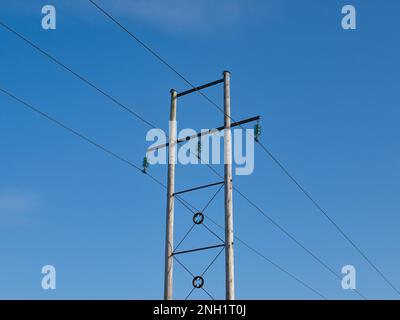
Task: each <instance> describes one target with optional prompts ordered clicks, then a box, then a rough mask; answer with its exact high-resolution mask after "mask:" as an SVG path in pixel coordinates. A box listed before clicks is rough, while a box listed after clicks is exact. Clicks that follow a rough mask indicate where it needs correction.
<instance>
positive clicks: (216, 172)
mask: <svg viewBox="0 0 400 320" xmlns="http://www.w3.org/2000/svg"><path fill="white" fill-rule="evenodd" d="M0 25H1V26H3V27H4V28H5V29H6V30H8V31H10V32H11V33H13V34H15V35H17V36H18V37H19V38H20V39H22V40H23V41H25V42H26V43H28V44H29V45H30V46H32V47H33V48H34V49H36V50H38V51H39V52H40V53H42V54H43V55H45V56H46V57H48V58H49V59H50V60H52V61H53V62H55V63H56V64H58V65H59V66H61V67H62V68H63V69H65V70H67V71H68V72H70V73H72V74H73V75H75V76H76V77H77V78H78V79H80V80H82V81H83V82H85V83H86V84H88V85H89V86H90V87H92V88H94V89H96V90H97V91H98V92H100V93H101V94H102V95H104V96H105V97H107V98H108V99H110V100H111V101H112V102H114V103H116V104H117V105H119V106H121V107H122V109H124V110H126V111H128V112H129V113H130V114H132V115H134V116H135V117H136V118H138V119H139V120H141V121H142V122H144V123H145V124H147V125H149V126H150V127H152V128H154V127H155V126H154V125H153V124H151V123H150V122H149V121H147V120H146V119H144V118H143V117H141V116H139V115H138V114H137V113H136V112H135V111H133V110H132V109H130V108H128V107H126V106H125V105H123V104H122V103H121V102H119V100H117V99H116V98H115V97H113V96H111V95H110V94H108V93H106V92H105V91H104V90H102V89H100V88H99V87H97V86H96V85H94V84H93V82H91V81H89V80H88V79H87V78H85V77H83V76H82V75H80V74H79V73H77V72H76V71H74V70H72V69H71V68H70V67H67V66H66V64H64V63H63V62H61V61H60V60H58V59H57V58H55V57H54V56H52V55H51V54H49V53H48V52H46V51H45V50H43V49H42V48H40V47H39V46H38V45H36V44H35V43H34V42H33V41H31V40H29V39H28V38H26V37H24V36H23V35H22V34H20V33H19V32H17V31H16V30H14V29H13V28H11V27H9V26H7V25H6V24H4V23H3V22H1V21H0ZM200 161H201V159H200ZM202 163H203V164H206V166H207V167H208V168H209V169H210V170H211V171H213V172H214V174H216V175H217V176H218V177H220V178H221V179H223V177H222V175H221V174H219V173H218V171H216V170H215V169H214V168H213V167H212V166H211V165H210V164H208V163H204V162H202ZM164 187H165V186H164ZM234 190H235V191H236V192H238V193H239V195H240V196H242V197H243V198H244V199H245V200H246V201H247V202H249V204H250V205H251V206H253V207H255V208H256V209H257V210H258V211H259V212H261V213H262V214H263V215H264V216H265V217H266V218H267V219H268V220H270V221H271V222H272V223H273V224H274V225H275V226H276V227H278V229H279V230H281V231H283V233H284V234H286V235H287V236H289V238H290V239H291V240H293V241H294V242H295V243H296V244H297V245H299V246H300V247H301V248H302V249H304V250H305V251H306V252H307V253H308V254H310V255H311V257H312V258H314V259H315V260H316V261H317V262H318V263H320V264H321V265H322V266H323V267H324V268H326V269H327V270H328V271H329V272H330V273H333V274H334V275H335V276H336V277H339V276H338V275H337V274H336V273H335V272H334V271H333V270H332V268H330V267H328V266H327V265H326V263H324V262H323V261H322V260H321V259H320V258H318V257H317V256H316V255H315V254H313V253H312V252H311V251H310V250H309V249H307V248H306V247H305V246H304V245H302V244H301V243H300V242H299V241H298V240H296V238H295V237H294V236H292V235H291V234H290V233H289V232H288V231H286V230H285V229H284V228H283V227H282V226H281V225H279V224H278V223H277V222H276V221H274V220H273V219H272V218H271V217H269V216H268V215H267V214H266V213H265V212H263V211H262V210H261V209H260V208H259V207H258V206H256V205H255V204H254V202H252V201H250V200H249V198H248V197H247V196H245V195H244V194H243V193H242V192H240V191H239V189H238V188H236V187H234ZM186 205H187V204H186ZM189 205H190V204H189ZM197 211H198V210H197ZM205 227H206V228H207V229H208V230H209V231H210V232H212V231H211V230H210V229H209V228H208V227H207V226H205ZM361 296H362V295H361ZM362 297H363V296H362Z"/></svg>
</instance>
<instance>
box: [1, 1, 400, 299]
mask: <svg viewBox="0 0 400 320" xmlns="http://www.w3.org/2000/svg"><path fill="white" fill-rule="evenodd" d="M98 2H99V4H101V5H102V6H103V7H104V8H106V9H107V10H108V11H109V12H111V13H112V14H113V15H114V16H115V17H117V18H118V19H119V20H120V21H121V22H123V23H124V24H125V25H126V26H127V27H128V28H129V29H130V30H131V31H132V32H133V33H135V34H136V35H138V36H139V37H140V38H141V39H142V40H143V41H144V42H146V43H148V44H149V45H150V46H151V47H152V48H154V49H155V50H156V51H157V52H158V53H160V54H161V55H162V56H163V57H164V58H165V59H166V60H167V61H169V62H170V63H171V64H172V65H174V66H176V67H177V69H178V71H180V72H181V73H183V74H184V75H185V76H187V78H188V79H189V80H190V81H192V82H193V83H195V84H199V85H200V84H203V83H205V82H209V81H212V80H216V79H219V78H220V77H221V74H222V71H223V70H225V69H227V70H230V71H231V73H232V115H233V117H234V118H235V119H242V118H247V117H251V116H255V115H260V116H261V117H262V122H261V124H262V128H263V134H262V138H261V139H262V141H263V143H264V144H265V145H266V146H267V147H268V148H269V149H270V150H271V151H272V152H273V153H274V154H275V155H276V156H277V158H278V159H279V160H280V161H282V163H283V164H284V165H285V166H286V167H287V168H288V169H289V171H290V172H291V173H292V174H293V175H294V176H295V177H296V178H297V179H298V180H299V181H300V182H301V183H302V184H303V185H304V186H305V188H306V189H307V190H308V191H309V192H310V193H311V194H312V195H313V197H314V198H315V199H317V200H318V201H319V203H320V204H321V205H322V206H323V208H324V209H326V210H327V212H328V213H329V214H330V216H332V217H333V218H334V220H335V221H336V222H337V223H338V224H339V225H340V226H341V227H342V228H343V230H344V231H345V232H346V233H347V234H349V235H350V236H351V238H352V239H353V240H354V241H355V243H357V245H358V246H359V247H360V248H361V249H362V250H363V251H364V252H365V253H366V254H367V255H368V257H369V258H370V259H371V260H372V261H373V262H374V263H375V264H376V265H377V266H378V267H379V268H380V269H381V270H382V271H383V272H384V273H385V275H386V276H387V277H388V278H389V279H390V280H391V281H392V283H393V284H394V285H396V286H397V287H400V272H399V270H400V262H399V258H400V254H399V243H400V234H399V232H398V226H399V223H400V218H399V210H400V202H399V178H400V167H399V160H400V152H399V139H398V137H399V133H400V129H399V126H398V121H399V120H398V119H399V116H400V111H399V108H398V107H399V102H400V84H399V73H400V72H399V71H400V62H399V56H400V44H399V37H398V31H399V30H400V20H399V15H400V3H399V2H398V1H396V0H385V1H378V0H363V1H358V0H351V1H339V0H330V1H317V0H305V1H289V0H267V1H261V0H259V1H256V0H248V1H239V0H232V1H222V0H221V1H211V0H204V1H183V0H174V1H161V0H147V1H144V0H132V1H128V0H118V1H107V0H99V1H98ZM51 3H52V4H53V5H55V6H56V9H57V29H56V30H50V31H45V30H43V29H42V28H41V19H42V14H41V8H42V6H43V5H45V4H48V2H47V1H44V0H30V1H22V0H12V1H11V0H3V1H1V3H0V20H1V21H2V22H4V23H6V24H8V25H10V26H11V27H13V28H14V29H16V30H17V31H18V32H21V33H22V34H23V35H25V36H26V37H28V38H29V39H31V40H32V41H34V42H35V43H36V44H37V45H39V46H40V47H42V48H43V49H45V50H47V51H49V52H50V53H51V54H53V55H54V56H55V57H57V58H58V59H60V60H61V61H63V62H64V63H65V64H66V65H68V66H70V67H71V68H72V69H74V70H76V71H78V72H79V73H81V74H82V75H84V76H85V77H87V78H88V79H90V80H91V81H93V82H94V83H95V84H97V85H98V86H99V87H100V88H103V89H104V90H105V91H107V92H108V93H110V94H111V95H113V96H114V97H116V98H118V99H119V100H120V101H122V102H123V103H124V104H126V105H128V106H129V107H130V108H132V109H134V110H135V111H136V112H137V113H139V114H140V115H142V116H143V117H144V118H146V119H148V120H150V121H151V122H152V123H155V124H156V125H157V126H159V127H160V128H163V129H166V128H167V126H168V117H169V97H170V96H169V90H170V89H171V88H175V89H177V90H178V91H182V90H185V89H187V88H188V86H187V85H186V84H185V83H184V82H182V80H181V79H179V78H178V77H177V76H176V75H175V74H173V73H172V72H171V71H170V70H168V69H167V68H166V67H165V66H164V65H162V64H160V62H159V61H157V60H156V59H154V57H152V56H151V55H149V54H148V52H146V51H145V50H144V49H143V48H141V47H140V46H138V45H137V43H135V42H134V41H132V39H131V38H129V37H128V36H127V34H126V33H124V32H123V31H122V30H121V29H119V28H118V27H116V26H115V25H114V24H113V23H111V22H110V21H109V20H107V19H106V18H105V17H104V16H103V15H101V14H100V13H99V11H98V10H97V9H95V8H94V7H93V6H92V5H91V4H90V3H89V2H88V1H86V0H70V1H60V0H53V1H52V2H51ZM345 4H352V5H354V6H355V7H356V9H357V30H348V31H345V30H343V29H342V28H341V18H342V14H341V8H342V7H343V6H344V5H345ZM0 45H1V46H0V87H2V88H4V89H7V90H9V91H10V92H12V93H14V94H15V95H17V96H19V97H20V98H22V99H24V100H26V101H28V102H30V103H32V104H33V105H35V106H37V107H39V108H41V109H42V110H43V111H45V112H48V113H49V114H51V115H52V116H54V117H56V118H57V119H59V120H61V121H63V122H64V123H66V124H68V125H69V126H71V127H73V128H74V129H76V130H78V131H80V132H82V133H84V134H85V135H87V136H89V137H90V138H92V139H94V140H96V141H98V142H100V143H101V144H103V145H105V146H107V147H108V148H110V149H111V150H113V151H115V152H116V153H118V154H120V155H122V156H124V157H126V158H128V159H129V160H131V161H132V162H134V163H137V164H138V165H140V164H141V162H142V158H143V155H144V153H145V150H146V146H148V143H147V142H146V141H145V135H146V132H147V130H148V128H147V127H146V126H145V125H144V124H143V123H141V122H140V121H138V120H137V119H135V118H134V117H132V116H131V115H129V114H128V113H126V112H124V111H123V110H121V109H119V108H118V107H117V106H115V105H114V104H113V103H112V102H111V101H109V100H108V99H106V98H105V97H103V96H101V95H100V94H99V93H98V92H96V91H95V90H93V89H92V88H90V87H88V86H87V85H86V84H84V83H82V82H81V81H79V80H78V79H76V78H75V77H74V76H72V75H71V74H69V73H67V72H65V71H64V70H63V69H62V68H60V67H59V66H57V65H56V64H54V63H53V62H51V61H50V60H49V59H47V58H46V57H44V56H43V55H41V54H40V53H38V52H37V51H35V50H33V49H32V47H30V46H28V45H27V44H26V43H24V42H23V41H21V40H20V39H18V38H17V37H16V36H15V35H13V34H11V33H10V32H8V31H6V30H5V29H4V28H1V27H0ZM207 94H209V95H210V97H212V99H214V100H215V101H217V102H219V103H220V104H221V105H222V90H221V87H216V88H213V89H210V90H209V91H207ZM179 103H180V104H179V106H178V109H179V110H178V117H179V124H178V125H179V128H185V127H191V128H194V129H196V130H198V129H201V128H212V127H215V126H220V125H222V123H223V117H222V114H221V113H220V112H219V111H217V110H216V109H215V108H214V107H213V106H212V105H210V104H209V103H208V102H207V101H205V100H204V99H202V98H201V97H199V96H198V95H193V96H191V97H188V98H187V99H186V98H185V99H182V100H181V101H180V102H179ZM0 114H1V117H0V132H1V139H0V150H1V153H0V159H1V160H0V164H1V165H0V298H34V299H61V298H67V299H70V298H76V299H82V298H111V299H119V298H121V299H159V298H162V295H163V272H164V233H165V205H166V193H165V190H163V189H162V188H161V187H160V186H158V185H157V184H155V183H154V182H153V181H152V180H151V179H149V178H148V177H146V176H145V175H143V174H141V173H140V172H138V171H136V170H135V169H133V168H131V167H129V166H127V165H125V164H123V163H121V162H118V161H117V160H116V159H114V158H112V157H110V156H109V155H107V154H105V153H103V152H101V151H100V150H98V149H96V148H94V147H93V146H91V145H89V144H87V143H86V142H84V141H82V140H80V139H78V138H77V137H75V136H73V135H71V134H70V133H68V132H66V131H64V130H62V129H61V128H59V127H57V126H55V125H54V124H52V123H50V122H48V121H46V120H44V119H42V118H40V117H39V116H37V115H36V114H34V113H32V112H31V111H29V110H27V109H25V108H24V107H23V106H22V105H21V104H19V103H17V102H15V101H13V100H12V99H10V98H9V97H7V96H5V95H4V94H0ZM255 156H256V159H255V171H254V173H253V174H252V175H251V176H237V177H235V178H234V185H235V186H236V187H237V188H239V189H240V190H241V191H242V192H244V193H245V194H246V195H248V196H249V197H250V198H251V199H252V200H253V201H254V202H255V203H256V204H257V205H258V206H259V207H260V208H262V210H264V211H265V212H266V213H268V214H269V215H270V216H271V217H272V218H273V219H274V220H275V221H277V222H278V223H279V224H280V225H282V226H283V227H284V228H285V229H286V230H288V231H289V232H290V233H291V234H293V235H294V236H295V237H296V239H298V240H299V241H301V243H303V244H304V245H305V246H306V247H307V248H309V249H310V250H311V251H312V252H314V253H315V254H316V255H317V256H318V257H320V258H321V259H322V260H323V261H325V262H326V263H327V265H329V266H331V267H332V268H333V269H334V270H335V271H336V272H337V273H338V274H340V272H341V268H342V266H344V265H348V264H351V265H354V266H355V267H356V270H357V288H358V289H359V290H360V291H361V292H362V293H363V294H364V295H365V296H367V297H368V298H372V299H374V298H375V299H383V298H387V299H397V298H399V296H398V295H397V294H396V293H395V291H394V290H392V289H391V288H390V287H389V286H388V285H387V284H386V283H385V282H384V281H383V280H382V278H381V277H380V276H379V275H378V274H377V273H376V272H375V271H374V270H373V269H372V268H371V266H369V265H368V264H367V263H366V262H365V260H363V259H362V258H361V257H360V255H359V254H358V253H357V252H356V251H355V250H354V248H352V247H351V246H350V244H349V243H348V242H347V241H346V240H344V239H343V237H342V236H341V235H340V234H339V233H338V232H337V230H335V229H334V227H333V226H332V225H331V224H330V223H329V222H328V221H327V220H326V219H325V218H324V217H323V216H322V215H321V213H320V212H319V211H318V210H317V209H316V208H315V207H314V206H313V205H312V203H311V202H310V201H309V200H308V199H306V198H305V197H304V195H303V194H301V193H300V192H299V190H298V189H297V188H296V186H295V185H294V184H293V183H292V182H291V181H290V180H289V179H288V178H287V177H286V176H285V175H284V174H283V173H282V171H281V170H280V169H279V168H278V167H277V166H276V164H274V163H273V162H272V161H271V159H270V158H268V157H267V155H266V154H265V153H264V152H262V150H261V149H260V148H259V147H256V152H255ZM215 168H216V169H217V170H219V171H220V172H222V167H221V166H216V167H215ZM150 172H151V173H152V174H153V175H154V176H156V177H157V178H159V179H160V180H162V181H163V182H166V167H165V166H153V167H151V168H150ZM176 179H177V182H176V183H177V189H178V190H181V189H185V188H190V187H193V186H197V185H201V184H207V183H212V182H215V181H217V180H218V179H216V177H215V176H214V175H213V174H212V172H210V171H209V170H208V169H207V168H205V167H204V166H203V167H195V168H193V167H190V168H189V167H183V166H181V165H178V166H177V176H176ZM213 191H214V190H208V191H199V192H198V193H196V194H192V195H190V196H188V197H187V198H186V199H187V200H188V201H190V202H191V203H193V204H194V205H195V206H197V207H201V206H202V205H204V204H205V203H206V202H207V200H208V199H209V197H210V196H211V195H212V192H213ZM207 211H208V212H207V213H208V214H209V215H210V216H212V217H213V218H214V219H215V220H217V221H218V222H219V223H221V224H223V221H224V220H223V193H220V194H219V195H218V197H217V198H216V199H215V201H214V202H213V204H212V205H211V206H210V207H209V208H208V209H207ZM187 213H188V212H187V211H186V209H185V208H184V207H182V206H180V205H179V204H177V205H176V220H177V221H176V240H177V241H178V240H179V239H180V238H181V237H182V235H183V234H184V233H185V232H186V230H187V228H188V227H189V226H190V223H191V216H190V215H189V214H187ZM234 216H235V218H234V219H235V233H236V234H237V235H238V236H239V237H240V238H241V239H243V240H245V241H246V242H247V243H249V244H250V245H251V246H253V247H254V248H256V249H257V250H259V251H260V252H262V253H263V254H264V255H265V256H267V257H268V258H270V259H272V260H273V261H275V262H276V263H278V264H279V265H280V266H282V267H283V268H285V269H286V270H288V271H290V272H291V273H293V274H294V275H295V276H296V277H298V278H299V279H301V280H303V281H304V282H306V283H307V284H309V285H310V286H312V287H313V288H315V289H316V290H318V291H319V292H321V293H322V294H323V295H325V296H326V297H327V298H329V299H358V298H359V297H358V296H357V295H356V294H355V293H354V292H351V291H345V290H343V289H342V288H341V283H340V281H339V280H338V279H337V278H335V277H334V276H333V275H332V274H330V273H329V272H327V270H325V269H324V268H323V267H321V265H319V264H318V263H316V261H315V260H314V259H313V258H312V257H310V256H309V255H308V254H307V253H305V252H304V251H303V250H302V249H301V248H299V246H297V245H296V244H294V243H293V241H291V240H290V239H288V238H287V237H286V236H285V235H284V234H282V232H280V231H279V230H278V229H277V228H276V227H274V226H273V225H271V223H270V222H269V221H267V219H265V218H264V217H263V216H261V215H260V213H259V212H257V211H256V210H255V209H254V208H252V207H251V206H249V204H248V203H247V202H246V201H244V200H243V199H242V198H241V197H240V196H239V195H238V194H237V193H234ZM209 225H210V227H211V228H212V229H213V230H214V231H215V232H217V233H218V234H219V235H220V236H222V233H221V230H219V229H218V228H215V226H213V225H212V224H209ZM215 241H216V240H215V239H214V238H213V237H212V236H210V235H209V234H208V233H206V232H205V231H204V230H202V229H198V230H195V232H194V233H193V235H191V237H190V238H188V239H187V242H185V243H183V244H182V248H192V247H197V246H202V245H204V244H205V245H207V244H214V243H215ZM215 253H216V252H209V253H197V254H193V256H187V257H185V258H182V261H183V262H184V263H185V264H187V265H188V266H189V267H190V268H191V270H192V271H193V272H194V273H196V274H197V273H199V272H201V271H202V269H203V268H204V266H206V265H207V264H208V262H209V261H210V259H211V258H212V257H213V254H215ZM235 260H236V261H235V262H236V264H235V273H236V293H237V298H239V299H240V298H241V299H252V298H254V299H281V298H286V299H295V298H299V299H318V298H319V297H318V296H317V295H316V294H315V293H313V292H312V291H310V290H309V289H307V288H305V287H303V286H302V285H300V284H299V283H297V282H296V281H294V280H293V279H292V278H290V277H288V276H287V275H286V274H284V273H282V272H281V271H279V270H277V269H276V268H275V267H273V266H272V265H270V264H269V263H268V262H266V261H265V260H263V259H261V258H260V257H258V256H257V255H255V254H254V253H253V252H251V251H249V250H248V249H247V248H246V247H244V246H242V245H241V244H239V243H238V244H237V245H236V247H235ZM47 264H51V265H54V266H55V267H56V270H57V289H56V290H43V289H42V287H41V279H42V274H41V268H42V266H44V265H47ZM175 277H176V286H175V298H184V297H185V296H186V294H187V293H188V292H189V291H190V289H191V277H190V276H188V275H187V273H186V272H185V271H184V270H183V269H182V268H180V266H178V265H176V269H175ZM205 281H206V282H205V288H206V289H207V291H209V292H210V293H211V294H212V295H213V296H214V297H215V298H224V258H223V256H221V257H220V258H219V259H218V260H217V262H216V263H215V265H214V266H213V268H212V269H210V271H209V272H208V273H207V276H206V277H205ZM192 297H193V298H199V299H201V298H207V296H206V295H205V294H204V292H202V291H198V292H197V291H196V292H195V293H194V294H193V296H192Z"/></svg>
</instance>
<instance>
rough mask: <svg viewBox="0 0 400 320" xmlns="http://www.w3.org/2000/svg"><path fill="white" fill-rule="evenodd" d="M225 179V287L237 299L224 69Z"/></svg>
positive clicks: (228, 108) (227, 77) (228, 101)
mask: <svg viewBox="0 0 400 320" xmlns="http://www.w3.org/2000/svg"><path fill="white" fill-rule="evenodd" d="M224 161H225V163H224V171H225V173H224V181H225V278H226V280H225V281H226V283H225V289H226V294H225V295H226V300H234V299H235V283H234V267H233V266H234V258H233V205H232V139H231V93H230V73H229V72H228V71H224Z"/></svg>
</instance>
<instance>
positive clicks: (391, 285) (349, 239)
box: [88, 0, 400, 295]
mask: <svg viewBox="0 0 400 320" xmlns="http://www.w3.org/2000/svg"><path fill="white" fill-rule="evenodd" d="M88 1H89V2H90V3H92V4H93V5H94V6H95V7H96V8H97V9H98V10H99V11H100V12H102V13H103V14H104V15H105V16H107V17H108V18H109V19H110V20H112V21H113V22H114V23H115V24H117V25H118V26H119V27H120V28H121V29H122V30H124V31H125V32H126V33H127V34H128V35H129V36H130V37H131V38H133V39H134V40H135V41H136V42H138V43H139V44H140V45H141V46H142V47H143V48H145V49H146V50H147V51H148V52H149V53H150V54H152V55H153V56H154V57H156V58H157V59H158V60H159V61H160V62H161V63H163V64H164V65H165V66H167V67H168V68H169V69H170V70H171V71H173V72H174V73H175V74H176V75H177V76H178V77H179V78H181V79H182V80H183V81H184V82H186V83H187V84H188V85H189V86H191V87H192V88H193V89H194V88H195V86H194V85H193V84H192V83H191V82H190V81H189V80H188V79H187V78H186V77H185V76H183V75H182V74H181V73H180V72H179V71H177V70H176V68H175V67H173V66H172V65H171V64H169V63H168V62H167V61H166V60H165V59H164V58H162V57H161V55H160V54H158V53H157V52H156V51H155V50H153V49H152V48H151V47H150V46H148V45H147V44H145V43H144V42H143V41H142V40H140V39H139V38H138V37H137V36H136V35H134V34H133V33H132V32H131V31H129V30H128V29H127V28H126V27H125V26H123V25H122V24H121V23H120V22H119V21H118V20H117V19H116V18H114V17H113V16H112V15H111V14H110V13H108V12H107V11H106V10H105V9H103V8H102V7H100V6H99V5H98V4H97V3H96V2H95V1H93V0H88ZM196 91H197V92H198V93H199V94H200V95H201V96H202V97H203V98H204V99H206V100H207V101H208V102H210V103H211V104H212V105H213V106H214V107H216V108H217V109H218V110H219V111H221V112H222V113H224V114H225V112H224V110H223V109H222V108H221V107H220V106H219V105H218V104H217V103H215V102H214V101H213V100H212V99H210V98H209V97H208V96H207V95H206V94H205V93H203V92H202V91H201V90H196ZM229 118H230V119H231V120H232V121H235V119H233V118H232V117H230V116H229ZM240 127H241V128H242V129H244V128H243V127H242V126H241V125H240ZM246 134H249V133H247V132H246ZM249 135H250V136H252V138H254V135H251V134H249ZM256 142H257V143H258V144H259V145H260V147H261V149H262V150H263V151H264V152H265V153H266V154H267V155H268V156H269V157H270V158H271V159H272V160H273V161H274V162H275V163H276V164H277V165H278V166H279V168H280V169H281V170H282V171H283V172H284V173H285V174H286V175H287V176H288V177H289V178H290V180H291V181H292V182H294V183H295V185H296V186H297V187H298V188H299V189H300V191H301V192H302V193H303V194H304V195H305V196H306V197H307V198H308V199H309V200H310V201H311V202H312V203H313V205H314V206H315V207H316V208H317V209H318V210H319V211H320V212H321V213H322V214H323V215H324V216H325V217H326V218H327V219H328V221H329V222H330V223H331V224H332V225H333V226H334V227H335V229H336V230H337V231H338V232H339V233H340V234H341V235H342V236H343V237H344V238H345V239H346V240H347V241H348V242H349V243H350V245H351V246H352V247H353V248H354V249H355V250H356V251H357V252H358V253H359V254H360V255H361V256H362V257H363V258H364V259H365V261H366V262H367V263H368V264H369V265H370V266H371V267H372V268H373V269H374V270H375V271H376V272H377V273H378V274H379V275H380V276H381V277H382V279H383V280H384V281H385V282H386V283H387V284H388V285H389V286H390V287H391V288H392V289H393V290H394V291H396V292H397V294H399V295H400V291H399V290H398V289H397V288H396V287H395V286H394V284H393V283H392V282H391V281H390V280H389V279H388V278H387V277H386V276H385V275H384V274H383V272H382V271H381V270H380V269H379V268H378V267H377V266H376V265H375V264H374V263H373V262H372V261H371V260H370V259H369V258H368V257H367V255H366V254H365V253H364V252H363V251H362V250H361V249H360V247H359V246H357V245H356V244H355V242H354V241H353V240H351V238H350V237H349V236H348V235H347V234H346V233H345V232H344V230H343V229H342V228H341V227H340V226H339V225H338V224H337V223H336V222H335V221H334V220H333V219H332V217H330V216H329V215H328V213H327V212H326V211H325V210H324V209H322V207H321V205H319V204H318V202H317V201H316V200H315V199H314V198H312V197H311V196H310V194H309V193H308V192H306V190H305V189H304V188H303V187H302V186H301V184H300V183H299V182H298V181H297V180H296V179H295V178H294V177H293V175H291V174H290V173H289V171H288V170H287V169H286V167H285V166H284V165H283V164H282V163H281V162H280V161H279V160H278V159H277V158H276V156H274V155H273V154H272V152H271V151H270V150H269V149H268V148H267V147H266V146H265V145H264V144H263V143H262V142H261V141H256Z"/></svg>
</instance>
